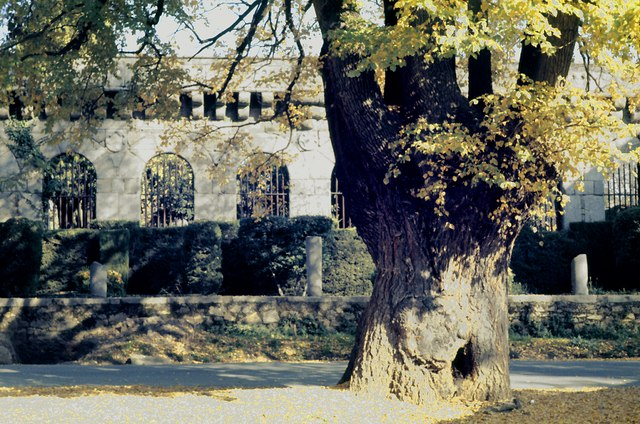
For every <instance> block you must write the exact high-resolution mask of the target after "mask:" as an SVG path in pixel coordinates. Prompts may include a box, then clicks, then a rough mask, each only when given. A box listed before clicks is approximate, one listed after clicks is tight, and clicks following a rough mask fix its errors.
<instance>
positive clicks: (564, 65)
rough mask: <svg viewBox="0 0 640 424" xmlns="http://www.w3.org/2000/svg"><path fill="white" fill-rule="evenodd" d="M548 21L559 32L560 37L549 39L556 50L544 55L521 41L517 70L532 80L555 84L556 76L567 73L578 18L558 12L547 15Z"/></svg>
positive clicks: (564, 75)
mask: <svg viewBox="0 0 640 424" xmlns="http://www.w3.org/2000/svg"><path fill="white" fill-rule="evenodd" d="M549 22H550V23H551V24H552V25H553V26H554V27H556V28H558V29H559V30H560V32H561V35H560V37H554V38H552V39H551V40H550V41H551V43H552V44H553V46H554V47H556V48H557V50H556V51H555V53H554V54H552V55H546V54H544V53H542V51H541V50H540V47H538V46H533V45H531V44H525V43H523V46H522V52H521V54H520V63H519V65H518V72H519V73H520V74H522V75H525V76H526V77H527V78H529V79H530V80H532V81H536V82H546V83H548V84H550V85H555V84H556V83H557V82H558V78H560V77H566V76H567V74H568V73H569V68H570V67H571V62H572V60H573V52H574V50H575V45H576V40H577V37H578V26H579V25H580V20H579V19H578V17H577V16H575V15H566V14H563V13H558V16H556V17H553V16H552V17H549Z"/></svg>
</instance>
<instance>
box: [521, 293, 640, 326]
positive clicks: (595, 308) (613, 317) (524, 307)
mask: <svg viewBox="0 0 640 424" xmlns="http://www.w3.org/2000/svg"><path fill="white" fill-rule="evenodd" d="M509 320H510V322H511V329H512V331H514V332H516V333H519V334H530V335H537V334H553V335H557V334H567V335H571V334H572V333H576V332H579V331H581V330H585V329H588V328H591V329H601V330H605V331H606V330H614V329H615V328H626V329H628V330H632V331H638V330H640V295H607V296H593V295H591V296H587V295H584V296H576V295H560V296H547V295H520V296H510V297H509Z"/></svg>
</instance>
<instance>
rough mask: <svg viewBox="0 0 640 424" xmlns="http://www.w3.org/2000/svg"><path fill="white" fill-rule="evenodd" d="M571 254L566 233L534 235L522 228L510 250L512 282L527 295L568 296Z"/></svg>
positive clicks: (544, 232) (527, 229) (571, 244)
mask: <svg viewBox="0 0 640 424" xmlns="http://www.w3.org/2000/svg"><path fill="white" fill-rule="evenodd" d="M573 253H574V243H572V242H571V241H570V240H569V238H568V235H567V232H566V231H557V232H547V231H538V232H534V231H533V230H532V229H531V228H530V227H525V228H524V229H523V230H522V232H520V235H519V236H518V239H517V240H516V242H515V245H514V247H513V255H512V257H511V270H512V271H513V274H514V279H515V281H517V282H518V283H521V284H524V285H525V286H526V287H527V289H528V291H530V292H531V293H540V294H542V293H544V294H559V293H570V292H571V268H570V267H569V264H570V263H571V259H572V258H573V257H574V256H575V255H573ZM572 255H573V256H572Z"/></svg>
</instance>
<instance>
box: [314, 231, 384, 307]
mask: <svg viewBox="0 0 640 424" xmlns="http://www.w3.org/2000/svg"><path fill="white" fill-rule="evenodd" d="M322 250H323V255H322V256H323V258H322V261H323V264H322V280H323V284H322V290H323V292H324V293H326V294H329V295H336V296H368V295H370V294H371V290H372V289H373V280H374V278H375V273H376V267H375V265H374V263H373V260H372V259H371V255H369V251H368V250H367V247H366V246H365V244H364V242H363V241H362V239H361V238H360V237H358V234H357V233H356V231H355V230H354V229H344V230H341V229H334V230H333V231H332V232H331V233H329V234H327V235H326V237H325V238H324V239H323V244H322Z"/></svg>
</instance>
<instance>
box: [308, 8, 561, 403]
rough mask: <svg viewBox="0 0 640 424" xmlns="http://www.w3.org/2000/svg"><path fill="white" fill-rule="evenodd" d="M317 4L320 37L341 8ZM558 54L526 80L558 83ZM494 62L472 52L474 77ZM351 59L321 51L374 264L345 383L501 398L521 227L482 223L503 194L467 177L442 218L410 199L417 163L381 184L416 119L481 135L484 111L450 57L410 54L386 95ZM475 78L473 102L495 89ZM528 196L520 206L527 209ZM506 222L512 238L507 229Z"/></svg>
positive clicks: (338, 147)
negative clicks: (512, 266) (512, 263)
mask: <svg viewBox="0 0 640 424" xmlns="http://www.w3.org/2000/svg"><path fill="white" fill-rule="evenodd" d="M386 3H387V6H388V5H389V4H392V1H391V0H389V1H388V2H386ZM476 3H477V2H476ZM314 6H315V9H316V16H317V18H318V22H319V24H320V27H321V29H322V32H323V36H325V40H327V37H326V35H327V34H328V32H329V31H330V30H331V29H332V28H335V27H337V26H338V25H339V24H340V21H339V13H338V12H337V11H340V10H342V1H341V0H314ZM476 6H477V5H476ZM389 22H392V20H389ZM326 43H328V41H327V42H326ZM562 50H563V53H564V54H568V53H567V51H568V49H562ZM564 59H566V58H548V57H545V58H540V57H538V58H536V59H535V60H536V63H535V64H534V63H533V62H531V63H530V64H532V65H535V68H536V75H537V77H536V76H534V75H531V74H530V75H531V76H532V77H534V79H536V78H540V77H541V76H542V75H545V76H544V79H545V80H547V81H549V82H552V81H555V80H553V79H552V78H551V76H552V75H554V74H555V73H557V72H558V70H559V69H565V68H566V69H568V67H567V66H566V63H567V62H566V60H564ZM490 60H491V58H490V55H484V56H482V57H479V60H478V61H476V62H474V63H473V64H472V66H471V68H470V72H471V71H472V72H482V73H485V74H490V71H491V66H490V65H491V64H490ZM357 61H358V57H356V56H352V57H336V56H335V55H333V54H330V53H329V48H328V45H327V44H325V47H324V54H323V68H322V76H323V81H324V93H325V106H326V109H327V121H328V124H329V131H330V135H331V140H332V144H333V147H334V152H335V154H336V172H337V176H338V178H339V180H340V185H341V188H343V191H344V194H345V201H346V202H347V205H346V206H347V208H348V209H349V210H350V215H351V216H352V219H353V222H354V224H355V226H356V228H357V229H358V233H359V234H360V236H361V237H362V238H363V239H364V241H365V243H366V245H367V247H368V249H369V251H370V253H371V254H372V257H373V259H374V262H375V263H376V266H377V269H378V275H377V279H376V281H375V284H374V289H373V293H372V296H371V301H370V303H369V306H368V308H367V310H366V312H365V314H364V315H363V318H362V320H361V322H360V325H359V328H358V333H357V337H356V345H355V347H354V351H353V354H352V357H351V360H350V362H349V366H348V369H347V371H346V372H345V376H344V379H343V380H345V381H349V383H350V387H351V388H352V390H355V391H359V392H368V393H373V394H376V395H379V396H389V395H392V396H396V397H397V398H399V399H401V400H405V401H411V402H414V403H419V404H426V403H429V402H433V401H438V400H443V399H451V398H454V397H459V398H463V399H467V400H492V401H498V400H504V399H507V398H508V397H509V395H510V388H509V362H508V359H509V349H508V316H507V275H508V264H509V260H510V257H511V250H512V247H513V242H514V240H515V237H516V235H517V234H518V232H519V228H520V226H521V225H522V224H521V222H519V221H516V220H515V219H512V217H510V216H508V215H507V216H505V219H504V220H498V219H490V218H488V217H489V216H490V213H491V212H492V211H495V210H496V207H497V204H498V202H499V200H498V199H499V198H500V196H501V195H502V194H504V193H503V192H502V191H500V190H499V189H497V188H496V187H489V186H487V185H483V184H481V183H480V184H475V185H474V184H465V183H468V181H467V182H465V181H458V182H457V183H453V182H451V181H449V186H448V188H447V193H446V196H447V205H448V209H447V212H448V215H447V216H443V215H441V214H439V213H438V212H437V210H436V209H437V208H436V204H435V202H434V201H429V200H425V199H420V198H417V197H416V196H415V195H414V193H415V191H416V190H419V189H420V188H421V187H423V186H424V184H425V180H424V177H423V172H424V171H425V169H423V168H421V166H422V167H424V165H418V164H417V162H419V160H412V161H410V162H409V163H406V164H403V165H402V168H401V174H400V176H399V177H397V178H394V179H392V180H391V181H390V182H388V183H387V184H385V183H384V180H385V176H386V174H387V172H388V170H389V167H390V165H391V164H392V163H393V161H394V160H395V159H394V157H395V156H394V155H395V152H394V151H393V149H392V148H391V147H390V146H391V145H393V143H394V142H395V141H397V140H398V138H399V137H400V136H401V133H402V129H403V126H404V125H406V124H407V123H411V122H413V121H414V120H415V119H417V118H418V117H426V119H427V120H428V121H429V122H432V123H443V122H445V121H446V120H453V121H455V122H458V123H461V124H462V125H464V126H465V127H466V128H467V129H468V130H469V131H470V132H472V133H475V134H480V135H481V131H482V128H481V126H480V125H479V122H480V119H481V115H480V113H481V112H479V111H478V110H477V109H475V108H473V107H472V106H471V105H470V103H469V99H467V98H465V97H464V96H463V95H462V93H461V91H460V88H459V87H458V84H457V82H456V75H455V62H454V59H452V58H447V59H436V60H434V61H432V62H426V61H425V60H424V58H423V57H422V55H416V56H415V57H411V58H406V62H407V65H406V66H405V67H403V68H401V69H400V70H396V72H394V73H388V77H390V78H392V80H391V81H389V82H390V85H389V86H388V87H387V89H389V88H390V87H393V92H392V93H391V92H387V93H385V95H383V93H382V92H381V90H380V87H379V86H378V84H377V83H376V81H375V77H374V75H373V72H364V73H362V74H360V75H358V76H356V77H353V76H349V75H348V72H349V70H350V69H353V68H354V65H355V64H356V63H357ZM550 67H553V68H554V71H551V70H550V69H548V68H550ZM547 71H549V72H547ZM474 81H475V82H474V84H473V85H474V90H475V91H474V93H475V94H474V95H482V94H486V93H490V92H491V84H490V76H489V75H484V76H480V78H478V79H475V80H474ZM387 91H389V90H387ZM507 153H508V152H507ZM434 171H435V173H436V175H437V174H438V173H439V172H440V171H439V170H438V169H435V170H434ZM530 201H531V199H523V200H522V202H521V204H519V205H517V206H516V207H519V208H521V209H522V210H524V209H526V208H527V207H528V206H530V204H528V203H527V202H530ZM507 226H510V227H511V228H512V231H504V230H505V228H507Z"/></svg>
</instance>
